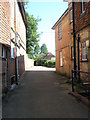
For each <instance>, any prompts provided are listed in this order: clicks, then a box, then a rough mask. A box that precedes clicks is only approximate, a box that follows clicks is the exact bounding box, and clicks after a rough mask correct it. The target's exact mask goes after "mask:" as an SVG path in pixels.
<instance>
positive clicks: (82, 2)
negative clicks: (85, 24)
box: [80, 0, 85, 14]
mask: <svg viewBox="0 0 90 120" xmlns="http://www.w3.org/2000/svg"><path fill="white" fill-rule="evenodd" d="M80 4H81V6H80V7H81V8H82V9H81V14H83V13H84V12H85V8H84V7H85V6H84V0H81V2H80Z"/></svg>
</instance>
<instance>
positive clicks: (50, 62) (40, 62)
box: [36, 59, 55, 67]
mask: <svg viewBox="0 0 90 120" xmlns="http://www.w3.org/2000/svg"><path fill="white" fill-rule="evenodd" d="M36 63H37V65H41V66H46V67H55V60H46V59H37V60H36Z"/></svg>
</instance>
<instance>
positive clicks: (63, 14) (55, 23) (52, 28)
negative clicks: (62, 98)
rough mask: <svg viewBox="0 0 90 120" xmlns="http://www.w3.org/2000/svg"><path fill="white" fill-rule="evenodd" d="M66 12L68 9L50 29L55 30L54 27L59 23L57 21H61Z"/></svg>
mask: <svg viewBox="0 0 90 120" xmlns="http://www.w3.org/2000/svg"><path fill="white" fill-rule="evenodd" d="M67 11H68V8H67V9H66V10H65V12H64V13H63V14H62V15H61V17H60V18H59V19H58V21H57V22H56V23H55V24H54V26H53V27H52V28H51V29H53V30H54V29H55V27H56V25H57V24H58V23H59V21H60V20H61V18H62V17H63V16H64V15H65V13H66V12H67Z"/></svg>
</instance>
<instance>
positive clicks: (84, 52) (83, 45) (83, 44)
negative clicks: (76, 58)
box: [81, 42, 88, 61]
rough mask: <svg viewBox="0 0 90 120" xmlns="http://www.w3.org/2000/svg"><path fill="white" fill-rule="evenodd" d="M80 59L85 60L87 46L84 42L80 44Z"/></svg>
mask: <svg viewBox="0 0 90 120" xmlns="http://www.w3.org/2000/svg"><path fill="white" fill-rule="evenodd" d="M81 59H82V61H87V60H88V59H87V47H86V42H84V43H82V44H81Z"/></svg>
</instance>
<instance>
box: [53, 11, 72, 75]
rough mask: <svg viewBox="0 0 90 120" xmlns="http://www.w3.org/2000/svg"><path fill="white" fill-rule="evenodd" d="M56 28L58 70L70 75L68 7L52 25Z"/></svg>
mask: <svg viewBox="0 0 90 120" xmlns="http://www.w3.org/2000/svg"><path fill="white" fill-rule="evenodd" d="M52 29H55V53H56V71H57V72H60V73H61V74H63V75H66V76H70V73H71V72H70V67H71V66H70V60H71V53H70V37H71V33H70V21H69V9H67V10H66V11H65V12H64V13H63V15H62V16H61V17H60V18H59V20H58V21H57V22H56V23H55V25H54V26H53V27H52Z"/></svg>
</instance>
